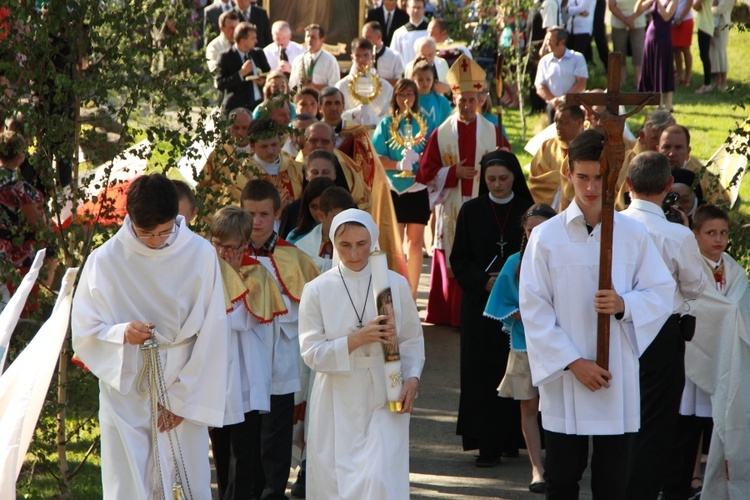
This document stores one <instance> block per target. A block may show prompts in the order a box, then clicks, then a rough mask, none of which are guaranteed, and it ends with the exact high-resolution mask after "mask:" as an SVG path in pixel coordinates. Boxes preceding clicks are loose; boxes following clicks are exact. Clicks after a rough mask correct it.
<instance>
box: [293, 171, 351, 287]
mask: <svg viewBox="0 0 750 500" xmlns="http://www.w3.org/2000/svg"><path fill="white" fill-rule="evenodd" d="M350 208H357V204H356V203H354V198H352V195H351V193H349V192H348V191H347V190H346V189H344V188H341V187H338V186H333V187H329V188H328V189H326V190H325V191H323V194H321V195H320V201H319V202H318V212H317V219H318V220H319V221H320V224H318V225H317V226H315V227H314V228H313V229H312V231H310V232H309V233H307V234H306V235H304V236H303V237H302V238H300V239H299V241H297V243H296V244H295V246H296V247H297V248H299V249H300V250H302V251H303V252H305V253H306V254H307V256H308V257H310V258H311V259H312V261H313V262H314V263H315V265H316V266H318V271H320V272H321V273H324V272H326V271H328V270H329V269H330V268H331V266H332V265H333V242H332V241H331V240H330V239H328V231H329V230H330V228H331V221H332V220H333V218H334V217H336V216H337V215H338V214H339V213H341V212H343V211H344V210H348V209H350Z"/></svg>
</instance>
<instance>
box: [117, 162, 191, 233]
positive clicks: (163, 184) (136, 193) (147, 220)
mask: <svg viewBox="0 0 750 500" xmlns="http://www.w3.org/2000/svg"><path fill="white" fill-rule="evenodd" d="M126 206H127V211H128V215H129V216H130V220H131V221H132V222H133V224H135V225H136V226H138V227H139V228H140V229H145V230H146V231H148V230H150V229H153V228H155V227H156V226H158V225H159V224H164V223H166V222H169V221H171V220H174V219H176V218H177V213H178V206H179V200H178V197H177V188H176V187H175V186H174V184H173V183H172V181H171V180H169V179H168V178H167V176H166V175H163V174H151V175H142V176H140V177H138V178H137V179H135V180H134V181H133V182H132V183H131V184H130V189H128V196H127V201H126Z"/></svg>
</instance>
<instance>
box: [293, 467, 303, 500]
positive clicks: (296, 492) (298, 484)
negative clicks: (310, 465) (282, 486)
mask: <svg viewBox="0 0 750 500" xmlns="http://www.w3.org/2000/svg"><path fill="white" fill-rule="evenodd" d="M290 493H291V495H292V496H293V497H294V498H305V471H303V470H301V471H299V474H297V480H296V481H295V482H294V484H293V485H292V489H291V490H290Z"/></svg>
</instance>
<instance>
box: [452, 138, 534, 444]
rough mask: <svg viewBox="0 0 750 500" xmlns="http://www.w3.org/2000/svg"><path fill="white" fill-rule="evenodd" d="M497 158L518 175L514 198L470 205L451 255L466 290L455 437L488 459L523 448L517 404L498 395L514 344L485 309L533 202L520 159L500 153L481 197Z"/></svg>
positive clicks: (484, 197)
mask: <svg viewBox="0 0 750 500" xmlns="http://www.w3.org/2000/svg"><path fill="white" fill-rule="evenodd" d="M500 153H502V154H500ZM498 155H499V157H500V158H501V159H502V160H505V161H507V164H506V165H503V166H506V167H507V168H508V169H509V170H511V172H513V173H514V177H515V179H514V183H513V199H512V200H511V201H510V202H509V203H504V204H501V203H495V202H494V201H492V200H491V199H490V197H489V195H488V194H481V195H480V196H479V197H478V198H475V199H473V200H469V201H467V202H466V203H465V204H464V205H463V207H461V210H460V211H459V213H458V219H457V222H456V238H455V241H454V244H453V250H452V252H451V256H450V261H451V266H452V268H453V273H454V275H455V277H456V281H457V282H458V284H459V286H461V289H462V291H463V295H462V298H461V396H460V402H459V407H458V425H457V429H456V433H457V434H458V435H460V436H462V438H463V448H464V450H475V449H479V450H480V455H483V456H485V455H486V456H499V455H500V454H501V453H504V452H510V453H512V452H513V451H517V450H518V447H519V445H522V444H523V437H522V434H521V421H520V406H519V403H518V401H514V400H512V399H508V398H501V397H498V395H497V386H498V385H500V381H501V380H502V379H503V376H504V375H505V367H506V365H507V362H508V353H509V352H510V342H509V341H508V336H507V334H505V333H503V331H502V323H501V322H499V321H496V320H494V319H491V318H487V317H486V316H484V308H485V306H486V305H487V300H488V299H489V292H488V291H487V290H485V285H486V284H487V282H488V281H489V280H490V274H489V273H499V272H500V270H501V269H502V267H503V264H504V263H505V260H506V259H507V258H508V257H509V256H510V255H512V254H514V253H516V252H518V251H519V250H520V246H521V235H522V232H523V229H522V228H521V217H522V216H523V214H524V213H525V212H526V211H527V210H528V208H529V207H530V206H531V205H532V204H533V201H532V198H531V195H530V194H529V191H528V188H527V187H526V183H525V180H524V177H523V173H522V172H521V168H520V165H518V160H517V159H516V158H515V156H513V155H512V154H511V153H506V152H501V151H495V152H492V153H490V154H489V155H485V157H484V158H483V159H482V163H483V168H482V180H481V184H480V193H481V192H485V193H486V192H487V188H486V186H482V185H484V171H485V169H486V166H485V163H487V161H486V160H487V158H488V157H490V156H493V157H495V159H496V160H497V157H498ZM511 157H512V158H511ZM490 163H492V164H493V166H494V165H496V164H497V163H495V161H490ZM482 187H483V189H482ZM501 231H502V233H501ZM500 243H503V245H502V246H501V245H500ZM501 250H502V251H501Z"/></svg>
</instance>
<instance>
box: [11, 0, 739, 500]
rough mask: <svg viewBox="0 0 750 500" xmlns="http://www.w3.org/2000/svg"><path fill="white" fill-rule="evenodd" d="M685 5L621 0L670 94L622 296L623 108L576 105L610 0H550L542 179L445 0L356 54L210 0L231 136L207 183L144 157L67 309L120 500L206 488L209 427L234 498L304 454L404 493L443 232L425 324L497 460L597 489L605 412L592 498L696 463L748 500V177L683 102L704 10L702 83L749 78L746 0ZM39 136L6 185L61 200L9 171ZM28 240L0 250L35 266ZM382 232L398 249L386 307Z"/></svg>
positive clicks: (391, 22)
mask: <svg viewBox="0 0 750 500" xmlns="http://www.w3.org/2000/svg"><path fill="white" fill-rule="evenodd" d="M197 3H199V2H197ZM197 3H196V5H197ZM690 5H691V2H689V1H687V3H686V2H683V1H677V0H671V1H667V2H662V1H661V0H653V1H651V0H647V1H644V0H637V1H616V0H611V1H609V2H608V6H609V9H610V11H611V12H612V31H611V33H612V40H613V42H614V46H615V50H618V51H621V52H623V53H625V52H626V50H627V49H626V47H627V46H628V44H630V47H631V48H632V58H633V68H634V70H635V74H634V77H635V81H636V82H637V84H638V88H639V89H641V90H648V91H658V92H661V93H662V96H663V99H664V100H663V103H662V104H663V105H662V109H659V110H656V111H654V112H653V113H651V114H650V115H649V116H648V118H647V119H646V121H645V123H644V126H643V128H642V130H641V131H640V132H639V133H638V135H637V137H633V139H632V140H628V139H627V138H625V139H624V142H625V146H626V153H625V161H624V164H623V166H622V169H621V172H620V176H619V179H618V180H617V184H616V186H614V189H615V193H616V198H615V206H616V208H617V210H619V211H621V213H617V214H615V217H614V244H613V252H612V260H613V270H612V281H613V288H612V289H605V290H600V289H599V285H598V267H599V253H600V239H601V222H602V192H603V189H604V187H603V183H604V181H603V179H602V176H601V174H600V163H599V158H600V157H601V155H602V150H603V148H604V142H605V134H606V132H605V129H604V126H603V123H602V120H601V114H603V111H604V109H603V107H602V106H593V107H591V108H590V109H584V108H582V107H578V106H573V105H570V104H568V103H566V101H565V99H564V96H565V95H566V94H568V93H578V92H586V91H590V92H604V91H606V89H605V90H597V89H589V88H587V82H588V64H592V59H593V50H592V41H595V42H597V45H598V42H599V39H600V37H599V36H598V35H597V30H598V29H599V28H597V26H598V25H599V24H600V23H603V19H604V8H605V7H604V2H603V0H597V1H594V0H569V1H568V2H567V3H566V4H565V3H564V5H563V6H562V7H561V6H560V4H558V2H556V1H555V0H544V1H543V2H541V3H540V4H539V5H538V6H537V7H538V10H537V12H536V15H537V16H538V19H539V20H541V21H542V22H543V23H544V27H545V28H546V35H545V39H544V42H543V44H542V49H541V50H540V56H541V59H540V60H539V63H538V65H537V69H536V75H535V78H534V80H533V82H534V83H533V87H534V89H535V91H536V94H537V95H538V97H540V98H541V99H543V100H544V101H545V102H546V105H547V111H548V113H549V116H550V119H551V121H553V122H554V124H555V127H554V129H555V132H554V135H553V136H551V137H550V138H548V139H546V140H544V141H542V142H541V145H540V146H539V147H538V149H537V150H536V152H535V154H534V156H533V159H532V161H531V164H530V166H529V174H528V180H527V178H526V176H525V175H524V171H523V169H522V166H521V165H520V163H519V161H518V158H517V157H516V155H514V154H513V152H512V151H511V145H510V142H509V140H508V138H507V136H506V133H505V130H504V129H503V127H502V126H499V124H498V119H497V117H496V116H495V115H493V114H492V112H491V110H492V103H491V100H490V97H489V88H490V81H489V77H490V75H488V74H487V72H486V70H485V68H484V67H483V66H482V65H480V64H479V63H478V62H477V60H475V59H474V58H473V54H472V51H471V50H470V49H469V48H467V47H466V45H464V44H460V43H456V42H455V41H454V40H453V39H452V37H451V35H452V34H451V33H450V32H449V31H450V30H449V23H448V21H447V20H446V19H442V18H440V17H438V16H433V17H432V18H429V17H428V16H427V14H426V11H427V10H428V8H429V7H430V5H429V2H426V1H425V0H408V1H406V2H399V1H397V0H383V1H382V2H379V3H378V4H377V5H374V6H373V7H372V8H371V9H369V10H368V12H367V18H366V19H365V20H363V21H364V22H363V27H362V29H361V33H360V35H361V36H358V37H356V38H355V39H353V40H351V41H350V44H349V51H350V59H351V64H350V65H348V64H342V61H340V60H338V59H337V58H336V56H334V55H333V54H332V53H330V52H328V49H329V48H330V46H329V45H327V44H326V34H327V30H328V29H329V28H331V27H330V26H326V25H324V24H323V23H321V24H318V23H311V24H308V25H307V26H306V27H305V28H304V44H299V43H297V42H295V41H293V40H292V37H293V31H294V30H293V27H292V25H291V24H290V23H289V22H287V21H285V20H277V21H275V22H273V23H271V21H270V19H269V16H268V13H267V12H266V11H265V10H264V9H263V8H262V7H259V6H258V5H256V4H255V2H254V1H253V0H226V1H225V0H215V2H214V3H213V4H210V5H206V6H205V8H203V7H201V11H202V16H198V17H197V18H196V19H197V20H198V21H200V19H202V25H201V29H200V36H199V39H200V41H201V45H202V47H203V48H202V49H201V50H204V51H205V60H206V66H207V70H208V71H209V72H210V73H211V74H212V76H213V80H214V84H215V87H216V91H217V95H218V98H217V103H218V105H219V107H220V110H221V115H222V117H223V118H225V119H224V120H223V121H222V122H220V123H221V124H226V130H225V131H224V132H226V134H225V135H224V136H223V137H227V138H228V139H227V140H226V141H225V142H223V143H221V144H217V145H215V146H216V147H215V148H214V150H213V151H212V152H211V154H210V155H209V156H208V158H207V161H206V162H205V164H202V165H195V167H196V171H197V172H198V174H197V177H196V178H195V179H187V180H188V181H189V182H181V181H171V180H169V179H167V178H166V177H165V176H163V175H160V174H152V175H145V176H142V177H139V178H137V179H136V180H134V181H133V183H132V185H131V187H130V189H129V191H128V194H127V214H128V215H127V217H126V218H125V220H124V222H123V225H122V227H121V228H120V230H119V231H118V232H117V234H116V235H115V236H114V237H113V238H112V239H110V240H109V241H107V242H106V243H104V244H103V245H102V246H101V247H100V248H98V249H97V250H95V251H94V252H93V253H92V254H91V256H90V258H89V259H88V260H87V262H86V265H85V266H84V269H83V271H82V273H81V278H80V283H79V285H78V289H77V292H76V296H75V300H74V304H73V313H72V329H73V346H74V349H75V351H76V355H77V356H78V358H80V360H81V362H82V363H83V364H85V365H86V367H87V368H88V369H90V370H91V371H92V372H93V374H94V375H95V376H96V377H97V378H99V381H100V406H101V408H100V417H99V418H100V426H101V443H102V478H103V487H104V494H105V496H106V497H114V498H144V499H145V498H151V497H152V496H162V495H171V494H172V493H171V492H172V490H173V488H174V487H175V486H174V483H179V485H180V486H179V487H180V488H181V489H182V490H183V492H184V493H185V494H186V497H189V498H210V497H211V493H210V473H209V463H208V451H209V445H210V446H211V449H212V453H213V458H214V462H215V465H216V472H217V482H218V486H219V493H220V497H221V498H224V499H233V498H238V499H239V498H242V499H249V498H264V499H275V498H287V482H288V480H289V474H290V469H291V468H292V467H297V468H298V472H297V478H296V482H295V483H294V485H293V487H292V489H291V495H292V496H294V497H305V496H306V497H308V498H311V499H329V498H408V497H409V474H408V472H409V447H408V439H409V422H410V414H411V413H412V411H414V408H415V405H416V406H417V408H418V399H415V398H416V396H417V392H418V389H419V386H420V378H421V373H422V368H423V365H424V362H425V352H424V339H423V334H422V326H421V323H420V317H419V314H418V310H417V307H416V297H417V289H418V285H419V280H420V275H421V273H422V268H423V264H424V259H425V255H431V265H430V274H429V279H430V286H429V296H428V301H427V307H426V311H425V315H424V318H423V319H424V322H426V323H431V324H437V325H450V326H454V327H458V328H459V329H460V334H461V341H460V346H461V349H460V362H461V367H460V401H459V409H458V421H457V434H459V435H460V436H461V439H462V445H463V449H464V450H465V451H473V450H476V452H477V457H476V461H475V464H476V466H477V467H494V466H496V465H498V464H499V463H500V462H501V461H502V458H503V457H509V456H511V457H512V456H518V453H519V448H522V447H523V448H526V449H527V450H528V456H529V459H530V462H531V480H530V482H529V489H530V491H532V492H535V493H546V495H547V497H548V498H553V499H555V498H577V495H578V491H579V482H580V479H581V477H582V474H583V471H584V470H585V468H586V467H587V465H588V459H589V443H590V437H591V436H593V440H592V443H593V449H594V451H593V457H592V463H591V470H592V490H593V493H594V496H595V497H596V498H613V499H616V498H623V499H624V498H628V499H649V498H653V499H656V498H657V497H658V496H659V494H660V492H661V493H662V494H663V498H668V499H687V498H691V497H693V495H695V494H696V493H697V492H698V491H699V490H700V486H702V487H703V488H704V491H705V493H704V494H705V498H741V495H742V492H746V491H748V488H750V485H748V481H749V479H748V478H750V456H749V455H748V452H747V449H748V448H747V447H743V444H745V443H746V441H747V439H748V438H747V436H746V434H748V433H747V431H748V421H747V417H746V416H745V415H744V413H743V401H744V399H743V398H744V396H745V394H744V393H745V392H746V389H744V385H743V384H742V382H743V381H745V380H746V375H747V371H748V367H749V366H750V365H748V364H747V362H748V361H750V360H748V359H747V356H748V352H749V351H748V346H747V329H746V328H747V323H746V320H747V315H748V314H749V313H750V308H748V305H749V304H748V302H747V301H748V300H750V296H748V295H747V285H748V280H747V276H746V275H745V272H744V270H743V269H742V268H741V267H740V266H739V264H737V263H736V261H735V260H734V259H733V258H732V257H731V256H730V255H729V254H727V253H726V252H725V250H726V248H727V245H728V237H727V235H728V228H729V218H728V215H727V212H726V211H725V210H726V209H727V208H728V206H729V204H728V202H729V200H730V197H729V194H728V192H727V190H726V189H725V188H724V187H723V186H722V185H721V183H720V182H719V180H718V178H717V177H715V176H713V175H711V174H710V173H708V172H706V171H705V169H704V168H703V165H702V164H701V162H700V161H699V160H698V159H696V158H693V157H692V156H691V147H690V140H691V134H690V130H688V128H686V127H685V126H683V125H681V124H678V123H677V122H676V121H675V119H674V117H673V115H672V113H671V111H672V106H673V104H672V98H671V92H672V91H673V90H674V85H675V82H676V83H677V84H681V85H687V84H689V83H690V73H691V65H692V58H691V56H690V48H689V47H690V41H691V39H692V29H693V22H692V17H693V15H692V12H693V11H695V13H696V18H697V26H698V30H699V31H698V40H699V44H700V50H701V60H702V61H703V64H704V70H705V74H706V75H707V78H708V79H707V80H705V81H704V84H703V86H702V87H701V88H700V89H698V92H699V93H705V92H709V91H712V90H713V89H718V88H725V87H726V43H727V38H726V36H727V35H726V33H727V31H726V30H725V29H723V27H724V26H726V24H728V22H729V20H728V17H727V16H726V15H725V10H726V9H725V8H724V7H725V6H724V2H723V0H722V1H719V2H714V5H702V3H701V2H696V3H693V4H692V10H691V6H690ZM311 8H312V7H311ZM722 9H724V10H722ZM648 13H651V20H650V22H647V20H646V16H647V14H648ZM500 17H502V16H500ZM198 24H200V23H199V22H198ZM709 25H710V26H709ZM707 26H708V27H707ZM711 26H713V28H711ZM602 29H603V27H602ZM706 30H708V31H706ZM605 42H606V38H605ZM704 49H705V50H704ZM722 51H723V52H722ZM598 53H599V56H600V58H601V57H604V58H606V54H607V51H606V50H602V48H601V47H599V50H598ZM722 53H723V56H722ZM709 54H710V57H709ZM704 55H705V57H704ZM722 58H723V59H722ZM722 61H723V62H722ZM346 62H348V61H346ZM673 64H674V66H673ZM674 68H676V69H677V71H675V70H674ZM622 71H623V73H622V76H623V81H624V80H625V77H626V75H627V72H626V71H625V67H623V70H622ZM712 75H713V76H712ZM712 82H713V83H712ZM24 147H25V145H24V144H23V142H22V139H21V138H20V135H18V134H17V133H15V132H13V131H12V130H7V131H4V132H2V135H0V167H2V169H1V170H2V171H3V172H6V176H8V177H9V178H10V177H12V181H9V182H6V183H4V184H3V186H2V191H0V194H2V195H3V199H2V200H0V201H1V202H2V203H3V206H5V205H6V203H5V199H6V198H8V199H10V198H12V200H11V201H10V202H9V203H10V204H11V205H12V206H14V207H15V210H14V211H13V212H12V213H11V212H8V211H7V210H6V211H5V212H6V213H7V214H8V217H11V216H12V217H15V218H16V219H17V218H18V217H19V216H20V215H19V214H23V217H25V218H26V219H27V220H28V221H30V222H32V223H37V220H38V217H39V215H38V214H39V212H38V210H33V209H39V207H40V205H41V201H42V200H41V193H40V192H39V191H38V190H36V188H34V187H33V186H32V185H31V184H29V183H27V182H22V181H19V180H18V178H17V176H16V175H15V174H11V173H10V172H12V171H19V169H20V165H21V164H22V163H23V160H24V158H23V151H24ZM193 186H195V187H193ZM665 199H667V200H669V201H668V203H667V204H665V203H664V200H665ZM665 214H666V215H665ZM5 219H6V216H5V215H3V218H2V219H1V220H0V231H6V230H7V228H6V223H5ZM9 220H11V219H9ZM14 220H15V219H14ZM194 220H196V222H200V223H203V225H204V226H205V227H207V228H208V230H207V233H206V234H203V235H198V234H196V233H195V232H193V231H192V230H191V225H193V224H195V223H194V222H193V221H194ZM11 222H12V221H11ZM194 227H195V226H194ZM24 244H26V243H24ZM27 246H28V248H27V247H26V246H20V247H17V246H13V247H3V248H1V249H0V250H2V251H4V252H5V258H6V259H8V258H13V259H15V260H18V261H19V263H18V265H19V266H22V265H24V263H25V262H26V261H28V260H29V259H30V258H31V257H32V253H31V250H30V249H31V243H29V244H28V245H27ZM376 250H381V251H383V252H384V253H385V254H386V256H387V260H388V267H389V269H390V270H389V271H388V273H387V276H386V278H387V280H388V282H389V283H390V287H391V288H390V290H391V292H390V293H391V304H390V307H391V309H390V311H391V312H390V313H388V314H382V313H381V311H379V306H378V305H377V304H378V302H376V297H379V296H376V291H375V290H374V280H375V279H376V276H375V271H374V270H373V269H374V268H373V265H372V263H371V257H370V255H371V253H372V252H373V251H376ZM14 262H15V261H14ZM379 278H382V276H379ZM598 315H607V316H609V317H610V320H609V321H610V328H611V331H612V335H611V340H610V346H609V353H610V354H609V366H608V368H606V369H605V368H603V367H601V366H599V365H598V364H597V363H596V362H595V361H594V360H595V358H596V335H595V334H594V333H593V332H594V331H595V325H596V324H597V316H598ZM691 339H692V340H691ZM395 346H397V347H398V348H399V349H398V350H399V351H400V360H401V367H402V368H401V369H402V376H401V377H398V380H392V381H391V382H392V383H393V384H395V386H396V387H401V391H400V395H399V398H398V401H397V402H393V401H391V402H390V403H389V400H388V398H387V397H386V394H387V392H388V391H387V389H388V384H387V383H386V381H385V379H384V376H383V373H384V364H385V360H384V354H383V353H384V351H385V352H390V350H391V349H392V348H393V347H395ZM150 349H153V350H155V352H156V354H155V357H154V356H153V355H150V354H146V353H147V351H149V350H150ZM141 351H143V353H144V354H141ZM149 356H151V357H150V358H149ZM147 359H151V361H150V362H149V363H147V362H146V360H147ZM154 359H156V360H157V361H158V363H156V365H154V363H155V361H154ZM154 370H156V372H154ZM154 373H156V378H155V379H154V378H153V377H150V376H149V375H153V374H154ZM391 382H389V383H391ZM540 413H541V425H540V420H539V414H540ZM711 422H713V423H714V424H715V425H714V426H713V428H711ZM542 449H544V450H545V454H544V457H543V454H542ZM704 449H708V450H709V459H708V464H707V467H706V473H705V484H702V485H698V484H697V481H694V479H695V478H698V479H700V477H699V476H700V475H701V474H700V457H701V455H702V453H703V450H704ZM664 464H669V465H668V466H666V467H665V466H664ZM696 464H697V466H696ZM696 467H698V470H697V471H696Z"/></svg>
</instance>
